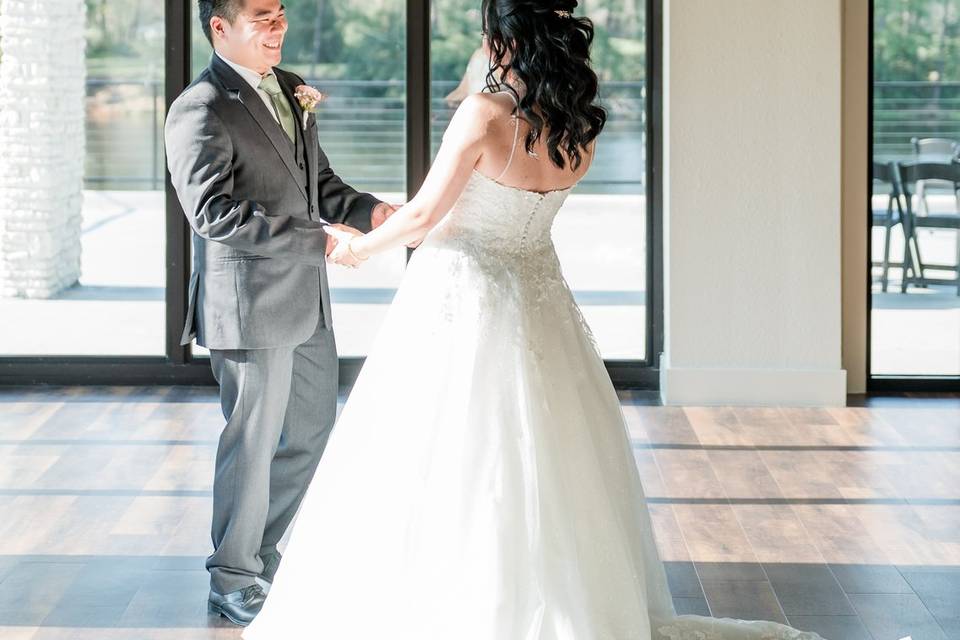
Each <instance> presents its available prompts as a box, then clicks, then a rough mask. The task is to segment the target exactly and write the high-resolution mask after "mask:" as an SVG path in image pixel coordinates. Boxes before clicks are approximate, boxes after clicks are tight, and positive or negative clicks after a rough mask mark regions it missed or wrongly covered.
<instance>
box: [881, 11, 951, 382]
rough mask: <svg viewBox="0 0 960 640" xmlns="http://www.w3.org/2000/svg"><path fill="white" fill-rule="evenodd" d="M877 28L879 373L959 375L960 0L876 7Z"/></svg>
mask: <svg viewBox="0 0 960 640" xmlns="http://www.w3.org/2000/svg"><path fill="white" fill-rule="evenodd" d="M873 29H874V51H873V59H874V77H873V94H874V101H873V122H874V135H873V152H874V157H873V178H874V180H873V193H872V210H873V215H872V256H871V259H872V263H873V266H872V272H873V287H872V295H871V301H872V302H871V343H872V344H871V345H870V348H871V367H870V368H871V372H870V373H871V374H872V375H874V376H957V375H960V282H958V278H960V267H958V263H960V239H958V235H960V193H958V191H957V189H958V187H960V0H911V1H910V2H904V1H903V0H875V2H874V24H873ZM931 176H935V177H937V178H940V179H931Z"/></svg>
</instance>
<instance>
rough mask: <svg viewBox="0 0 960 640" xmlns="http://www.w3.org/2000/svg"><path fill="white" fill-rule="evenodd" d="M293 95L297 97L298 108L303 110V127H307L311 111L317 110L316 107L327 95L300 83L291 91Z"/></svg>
mask: <svg viewBox="0 0 960 640" xmlns="http://www.w3.org/2000/svg"><path fill="white" fill-rule="evenodd" d="M293 95H294V97H295V98H296V99H297V102H299V103H300V108H301V109H302V110H303V129H304V131H306V129H307V118H309V117H310V114H311V113H316V112H317V107H319V106H320V103H321V102H323V101H324V100H326V99H327V96H326V95H324V94H322V93H320V92H319V91H317V90H316V89H314V88H313V87H311V86H308V85H305V84H301V85H300V86H298V87H297V88H296V89H294V91H293Z"/></svg>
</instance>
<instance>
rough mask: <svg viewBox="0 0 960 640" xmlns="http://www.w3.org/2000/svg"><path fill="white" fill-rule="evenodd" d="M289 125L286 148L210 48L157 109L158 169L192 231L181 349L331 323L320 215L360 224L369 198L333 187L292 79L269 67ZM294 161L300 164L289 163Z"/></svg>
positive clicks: (227, 345) (233, 345)
mask: <svg viewBox="0 0 960 640" xmlns="http://www.w3.org/2000/svg"><path fill="white" fill-rule="evenodd" d="M274 72H275V73H276V75H277V79H278V80H279V82H280V86H281V87H282V88H283V90H284V93H285V94H286V96H287V100H289V102H290V105H291V108H292V109H293V111H294V116H295V118H296V121H297V129H298V133H297V135H298V142H299V144H300V145H303V146H302V147H301V148H304V147H305V150H306V152H305V153H302V154H300V158H302V160H298V154H297V153H296V151H295V146H294V144H292V143H291V142H290V138H288V137H287V135H286V134H285V133H284V131H283V129H282V128H281V127H280V125H279V124H278V123H277V122H276V120H274V118H273V116H272V115H271V113H270V112H269V111H268V108H267V106H266V105H265V104H264V103H263V101H262V100H261V99H260V97H259V95H257V92H256V91H255V90H254V89H253V88H252V87H251V86H250V85H249V84H248V83H247V82H245V81H244V80H243V78H241V77H240V76H239V74H237V73H236V72H235V71H234V70H233V69H231V68H230V66H229V65H227V64H226V63H225V62H223V60H221V59H220V58H219V57H218V56H216V55H214V56H213V58H212V60H211V62H210V66H209V67H208V68H207V69H205V70H204V71H203V73H201V74H200V76H199V77H198V78H197V79H196V80H195V81H194V82H193V83H192V84H191V85H190V86H189V87H187V89H185V90H184V92H183V93H182V94H181V95H180V96H179V97H178V98H177V99H176V100H175V101H174V103H173V105H172V106H171V107H170V112H169V114H168V116H167V122H166V128H165V136H164V137H165V142H166V150H167V165H168V167H169V169H170V175H171V178H172V180H173V186H174V188H175V189H176V192H177V196H178V198H179V200H180V204H181V205H182V207H183V211H184V213H185V214H186V216H187V220H188V221H189V223H190V227H191V228H192V229H193V271H192V274H191V278H190V293H189V296H190V297H189V306H188V312H187V318H186V325H185V327H184V331H183V336H182V339H181V344H187V343H189V342H190V341H191V340H192V339H193V338H194V337H196V339H197V342H198V343H199V344H200V345H202V346H205V347H207V348H210V349H262V348H269V347H280V346H288V345H294V344H300V343H302V342H304V341H305V340H307V338H309V337H310V336H311V335H312V334H313V332H314V330H315V329H316V327H317V324H318V322H319V321H320V320H321V314H322V318H323V320H324V322H325V325H326V326H328V327H330V326H331V319H330V290H329V286H328V284H327V272H326V262H325V255H324V254H325V248H326V243H327V236H326V233H325V232H324V231H323V228H322V227H323V225H324V222H322V221H321V219H322V220H325V221H327V222H330V223H335V222H343V223H346V224H349V225H351V226H353V227H356V228H358V229H360V230H361V231H369V230H370V213H371V210H372V209H373V207H374V206H375V205H376V204H377V203H378V202H379V201H378V200H377V199H376V198H374V197H373V196H371V195H370V194H368V193H360V192H358V191H356V190H355V189H353V188H352V187H350V186H348V185H346V184H344V183H343V181H342V180H340V178H339V177H337V175H336V174H335V173H334V172H333V170H332V169H331V168H330V162H329V161H328V159H327V157H326V155H325V154H324V153H323V150H322V149H321V148H320V145H319V142H318V140H317V126H316V119H315V117H314V116H313V115H310V116H309V119H308V121H307V127H306V131H304V130H303V127H302V123H303V114H302V111H301V110H300V105H299V104H298V103H297V101H296V100H295V99H294V97H293V90H294V88H295V87H296V86H297V85H299V84H303V80H302V79H301V78H300V77H299V76H297V75H295V74H293V73H289V72H286V71H283V70H281V69H274ZM301 163H302V164H304V165H305V166H301Z"/></svg>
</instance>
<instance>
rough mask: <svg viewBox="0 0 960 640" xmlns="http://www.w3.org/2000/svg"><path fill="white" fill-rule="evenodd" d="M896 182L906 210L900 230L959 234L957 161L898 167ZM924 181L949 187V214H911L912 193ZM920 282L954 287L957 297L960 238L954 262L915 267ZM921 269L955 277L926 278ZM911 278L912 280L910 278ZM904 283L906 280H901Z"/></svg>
mask: <svg viewBox="0 0 960 640" xmlns="http://www.w3.org/2000/svg"><path fill="white" fill-rule="evenodd" d="M899 169H900V171H899V173H900V182H901V185H902V189H903V200H904V204H906V211H905V215H904V218H903V221H904V228H905V229H907V228H909V231H910V233H911V234H912V235H916V229H955V230H956V231H957V233H958V234H960V163H958V162H917V163H910V164H902V165H900V167H899ZM924 180H941V181H944V182H949V183H951V184H953V192H954V196H955V201H956V205H955V206H954V210H953V211H952V212H950V213H927V215H925V216H918V215H915V213H914V211H913V204H912V200H913V198H912V195H913V193H915V192H916V185H917V183H918V182H921V181H924ZM919 269H920V270H919V275H920V281H921V282H944V283H948V284H956V285H957V295H958V296H960V238H958V241H957V258H956V263H955V264H952V265H945V264H931V263H927V264H921V265H920V268H919ZM924 269H938V270H944V271H953V272H954V274H955V275H956V277H955V278H953V279H952V280H948V279H942V278H928V277H927V276H926V274H925V273H924ZM911 279H912V278H911ZM905 281H906V278H905Z"/></svg>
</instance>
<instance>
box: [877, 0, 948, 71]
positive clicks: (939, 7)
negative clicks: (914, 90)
mask: <svg viewBox="0 0 960 640" xmlns="http://www.w3.org/2000/svg"><path fill="white" fill-rule="evenodd" d="M874 29H875V30H874V47H875V51H874V73H875V77H876V79H877V80H878V81H891V80H909V81H928V82H937V81H954V82H955V81H960V0H924V1H918V0H875V5H874Z"/></svg>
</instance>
